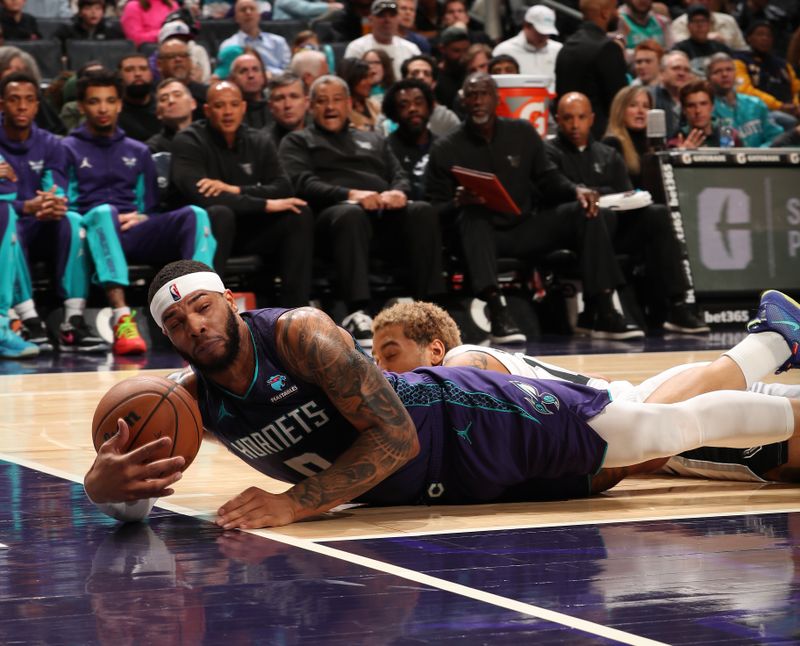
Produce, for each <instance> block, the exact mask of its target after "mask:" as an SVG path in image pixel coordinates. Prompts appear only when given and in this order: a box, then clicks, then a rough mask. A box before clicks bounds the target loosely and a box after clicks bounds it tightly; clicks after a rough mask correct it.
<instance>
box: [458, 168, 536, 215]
mask: <svg viewBox="0 0 800 646" xmlns="http://www.w3.org/2000/svg"><path fill="white" fill-rule="evenodd" d="M450 172H451V173H453V175H455V178H456V181H457V182H458V183H459V184H461V186H463V187H464V188H466V189H468V190H470V191H472V192H473V193H475V195H478V196H480V197H482V198H483V199H484V200H485V201H486V202H485V206H486V207H487V208H489V209H491V210H492V211H497V212H499V213H512V214H514V215H521V214H522V211H520V209H519V207H518V206H517V204H516V202H514V200H512V199H511V196H510V195H509V194H508V191H506V189H505V187H504V186H503V185H502V184H501V183H500V180H499V179H497V175H495V174H494V173H484V172H482V171H479V170H471V169H469V168H464V167H463V166H453V167H452V168H451V169H450Z"/></svg>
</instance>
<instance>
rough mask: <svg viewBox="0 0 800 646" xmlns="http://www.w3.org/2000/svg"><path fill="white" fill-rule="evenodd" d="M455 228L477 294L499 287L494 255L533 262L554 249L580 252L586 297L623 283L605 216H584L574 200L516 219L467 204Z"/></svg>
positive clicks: (602, 213)
mask: <svg viewBox="0 0 800 646" xmlns="http://www.w3.org/2000/svg"><path fill="white" fill-rule="evenodd" d="M509 217H510V216H509ZM509 224H510V225H509ZM459 230H460V233H461V244H462V250H463V252H464V258H465V261H466V264H467V269H468V271H469V275H470V277H471V282H472V288H473V290H474V291H475V293H476V294H480V293H481V292H483V291H485V290H486V289H487V288H490V287H493V286H495V285H497V256H498V255H502V256H510V257H513V258H523V259H530V260H532V261H535V260H536V259H537V258H541V257H542V256H544V255H546V254H547V253H549V252H551V251H554V250H556V249H571V250H573V251H575V252H576V253H577V254H578V260H579V263H580V273H581V280H582V281H583V291H584V294H585V296H586V297H587V298H591V297H593V296H596V295H598V294H600V293H602V292H603V291H606V290H613V289H616V288H618V287H620V286H622V285H624V284H625V279H624V277H623V275H622V271H621V269H620V268H619V264H618V263H617V259H616V256H615V255H614V246H613V244H612V241H611V234H610V232H609V230H608V227H607V222H606V214H605V212H601V214H600V215H599V216H598V217H595V218H587V217H586V213H585V211H584V209H583V207H582V206H581V205H580V204H579V203H578V202H569V203H567V204H561V205H559V206H558V207H556V208H553V209H543V210H541V211H538V212H536V213H533V214H531V215H528V216H526V215H525V214H523V215H522V216H521V218H520V219H519V220H518V221H513V220H509V218H508V217H504V216H503V217H498V216H497V215H496V214H495V213H493V212H492V211H489V210H487V209H485V208H483V207H480V206H477V207H476V206H471V207H468V208H465V209H464V213H463V214H462V216H461V219H460V226H459Z"/></svg>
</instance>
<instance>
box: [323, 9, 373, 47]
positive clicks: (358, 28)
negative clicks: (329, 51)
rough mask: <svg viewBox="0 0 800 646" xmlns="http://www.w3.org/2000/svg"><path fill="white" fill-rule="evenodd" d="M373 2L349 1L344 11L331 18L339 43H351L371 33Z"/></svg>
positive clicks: (337, 12)
mask: <svg viewBox="0 0 800 646" xmlns="http://www.w3.org/2000/svg"><path fill="white" fill-rule="evenodd" d="M371 7H372V0H348V2H345V3H344V9H343V10H341V11H336V12H334V14H333V16H331V27H332V28H333V31H334V33H335V34H336V38H335V39H334V40H336V41H339V42H350V41H352V40H355V39H356V38H360V37H361V36H363V35H364V34H365V33H367V32H368V31H369V16H370V8H371Z"/></svg>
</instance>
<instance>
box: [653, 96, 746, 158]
mask: <svg viewBox="0 0 800 646" xmlns="http://www.w3.org/2000/svg"><path fill="white" fill-rule="evenodd" d="M681 107H682V108H683V116H684V118H685V119H686V125H685V126H683V127H682V128H681V130H680V132H678V136H677V137H676V138H675V139H674V140H672V141H671V142H669V145H670V147H671V148H680V149H681V150H695V149H697V148H702V147H707V148H729V147H731V146H741V145H742V144H741V141H740V140H739V138H738V136H736V134H735V133H731V134H732V138H731V141H729V142H727V141H722V133H721V132H720V128H719V126H718V125H717V124H716V122H715V119H714V117H713V112H714V92H713V90H712V89H711V86H710V85H709V84H708V81H692V82H690V83H687V84H686V85H684V86H683V87H682V88H681Z"/></svg>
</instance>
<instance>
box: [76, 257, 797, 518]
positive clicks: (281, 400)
mask: <svg viewBox="0 0 800 646" xmlns="http://www.w3.org/2000/svg"><path fill="white" fill-rule="evenodd" d="M149 300H150V311H151V313H152V315H153V317H154V319H155V320H156V322H157V323H158V324H159V326H160V327H161V328H162V329H163V331H164V333H165V334H166V335H167V337H168V338H169V340H170V342H171V343H172V345H173V346H174V347H175V348H176V350H177V351H178V352H179V353H180V354H181V355H182V356H184V357H185V358H186V359H187V360H188V361H189V362H190V363H191V366H192V368H193V373H192V374H191V375H190V376H189V377H188V378H187V379H186V380H185V381H184V382H183V383H184V385H185V386H186V387H187V388H188V389H190V391H191V392H192V393H193V394H194V395H195V396H196V397H197V401H198V404H199V408H200V411H201V413H202V417H203V423H204V426H205V427H206V429H207V430H208V431H210V432H212V433H213V434H214V435H216V437H217V438H219V439H220V441H222V443H224V444H225V445H226V446H227V448H228V449H229V450H231V451H232V452H233V453H234V454H236V455H237V456H239V457H240V458H241V459H243V460H245V461H246V462H247V463H248V464H250V465H251V466H253V467H255V468H256V469H258V470H259V471H261V472H263V473H265V474H267V475H269V476H271V477H273V478H277V479H280V480H283V481H286V482H290V483H292V484H293V486H292V487H291V488H290V489H289V490H287V491H286V492H284V493H281V494H271V493H269V492H266V491H263V490H261V489H258V488H255V487H251V488H249V489H246V490H245V491H244V492H242V493H241V494H239V495H238V496H236V497H234V498H232V499H231V500H230V501H228V502H227V503H225V504H224V505H223V506H222V507H221V508H220V509H219V510H218V518H217V520H216V522H217V524H218V525H220V526H221V527H223V528H224V529H234V528H243V529H244V528H256V527H268V526H279V525H285V524H288V523H291V522H294V521H297V520H301V519H303V518H308V517H311V516H316V515H318V514H320V513H322V512H325V511H328V510H330V509H332V508H333V507H335V506H337V505H339V504H342V503H344V502H349V501H358V502H366V503H371V504H379V505H395V504H397V505H399V504H414V503H429V504H431V503H442V504H456V503H482V502H493V501H499V500H509V499H513V500H535V499H538V491H539V489H540V488H541V487H542V486H545V487H550V486H551V484H552V483H553V482H554V481H556V480H558V479H567V480H570V479H572V480H574V479H575V478H576V476H585V477H586V478H587V479H588V478H590V477H592V476H593V475H594V474H597V473H598V472H599V471H600V470H601V469H602V468H612V469H613V468H620V467H627V466H630V465H636V464H641V463H644V462H646V461H648V460H653V459H656V458H663V457H668V456H671V455H675V454H678V453H680V452H682V451H686V450H689V449H692V448H696V447H699V446H704V445H713V446H727V447H732V448H744V447H749V446H756V445H760V444H765V443H769V442H780V441H783V440H786V439H788V438H790V437H793V436H798V435H800V401H798V400H791V399H789V398H784V397H773V396H768V395H762V394H754V393H742V392H733V391H722V392H712V393H705V394H702V395H699V396H697V397H693V398H692V399H689V400H688V401H685V402H680V403H675V404H650V403H638V402H626V401H611V397H610V395H609V393H608V391H607V390H599V389H594V388H590V387H588V386H584V385H579V384H572V383H568V382H558V381H553V380H547V381H545V380H537V379H530V378H525V377H520V376H515V375H509V374H500V373H496V372H491V371H484V370H475V369H470V368H420V369H418V370H415V371H413V372H407V373H402V374H396V373H382V372H381V371H380V370H379V369H378V367H377V366H376V365H375V364H374V363H373V362H372V361H371V360H370V359H369V358H367V357H366V356H365V355H364V354H363V353H362V352H361V351H360V349H359V348H358V347H357V346H356V344H355V343H354V342H353V339H352V337H350V336H349V335H348V334H347V333H346V332H345V331H344V330H342V329H341V328H339V327H337V326H336V324H335V323H333V321H332V320H331V319H330V318H329V317H328V316H327V315H325V314H324V313H322V312H320V311H318V310H314V309H311V308H298V309H292V310H283V309H262V310H255V311H251V312H243V313H240V312H238V309H237V306H236V302H235V300H234V298H233V296H232V295H231V292H230V291H229V290H226V289H225V287H224V285H223V283H222V281H221V279H220V277H219V276H218V275H217V274H215V273H214V272H213V271H211V269H210V268H208V267H207V266H205V265H203V264H202V263H198V262H195V261H178V262H176V263H172V264H170V265H167V266H166V267H165V268H164V269H162V270H161V272H159V274H158V275H157V276H156V277H155V278H154V279H153V283H152V284H151V286H150V294H149ZM765 315H766V319H765V320H764V323H763V325H764V326H765V329H769V328H770V327H773V326H775V323H774V322H772V321H771V320H770V319H771V318H772V317H773V316H778V318H779V319H780V320H783V318H785V317H786V316H794V317H795V318H794V319H793V320H796V321H800V311H797V310H795V311H792V312H786V311H784V309H781V308H766V309H765ZM276 386H277V387H276ZM118 426H119V431H120V432H119V433H118V434H117V435H116V436H114V437H112V438H111V439H109V440H108V441H106V442H105V443H104V444H103V445H102V446H101V448H100V450H99V452H98V455H97V458H96V459H95V462H94V464H93V465H92V467H91V468H90V469H89V471H88V473H87V474H86V477H85V479H84V485H85V488H86V492H87V494H88V496H89V498H90V499H91V500H92V501H94V502H95V504H97V505H98V506H99V507H100V508H101V509H103V511H105V512H106V513H108V514H109V515H113V516H114V517H116V518H120V519H122V520H138V519H141V518H144V517H145V516H146V515H147V514H148V513H149V510H150V508H151V507H152V505H153V504H154V502H155V501H154V498H157V497H160V496H164V495H169V494H170V493H171V492H172V490H171V486H172V485H173V484H174V483H175V482H176V481H177V480H179V479H180V468H181V467H182V465H183V462H184V459H183V458H182V457H174V458H168V459H163V460H156V461H153V460H152V458H149V456H150V455H152V453H153V451H154V450H155V449H158V448H163V447H164V445H165V444H168V443H169V441H170V440H169V439H168V438H161V439H159V440H155V441H154V442H151V443H150V444H149V445H145V446H143V447H140V448H138V449H136V450H134V451H132V452H130V453H127V454H126V453H123V452H122V451H121V448H120V447H122V446H125V443H126V441H127V437H128V429H127V426H126V425H125V423H124V422H123V421H122V420H120V422H119V425H118ZM148 451H149V452H148ZM543 483H544V485H543Z"/></svg>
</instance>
